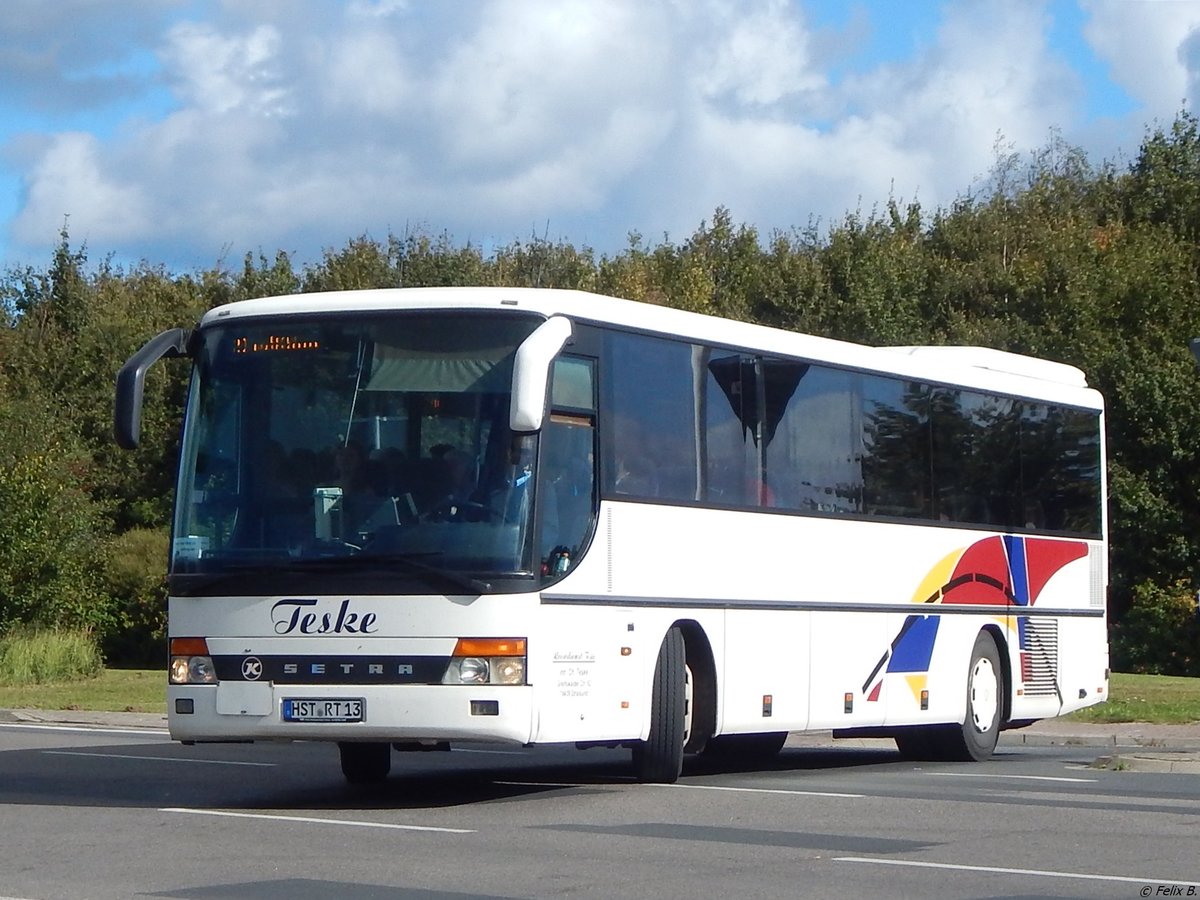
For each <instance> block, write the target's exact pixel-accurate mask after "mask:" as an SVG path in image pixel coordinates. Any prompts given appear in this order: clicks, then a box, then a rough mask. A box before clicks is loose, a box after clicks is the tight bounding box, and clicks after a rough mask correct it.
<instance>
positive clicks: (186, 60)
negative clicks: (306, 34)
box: [163, 22, 286, 114]
mask: <svg viewBox="0 0 1200 900" xmlns="http://www.w3.org/2000/svg"><path fill="white" fill-rule="evenodd" d="M279 52H280V37H279V33H278V32H277V31H276V30H275V29H274V28H273V27H271V26H270V25H259V26H258V27H256V28H253V29H251V30H249V31H247V32H245V33H242V34H234V35H229V36H227V35H222V34H220V33H218V32H217V31H216V29H214V28H213V27H212V26H209V25H204V24H197V23H193V22H185V23H183V24H181V25H177V26H175V27H174V28H172V29H171V31H170V32H169V33H168V35H167V46H166V49H165V50H164V52H163V57H164V60H165V63H166V66H167V69H168V72H170V73H171V75H172V76H173V77H174V79H175V80H176V91H177V93H178V95H179V99H180V100H181V101H182V102H183V103H184V104H186V105H189V106H192V107H195V108H196V109H198V110H200V111H203V112H214V113H227V112H230V111H232V110H239V109H240V110H243V111H246V112H249V113H268V114H276V113H280V112H282V111H283V108H284V101H285V97H286V91H285V90H284V88H283V87H282V85H281V79H280V77H279V73H278V72H277V71H276V70H275V65H276V59H277V57H278V55H279Z"/></svg>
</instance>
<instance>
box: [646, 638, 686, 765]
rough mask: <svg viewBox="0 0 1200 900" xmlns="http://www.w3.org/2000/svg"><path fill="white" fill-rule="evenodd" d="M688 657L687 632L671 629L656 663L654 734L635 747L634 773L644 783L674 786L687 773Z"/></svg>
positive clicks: (652, 711)
mask: <svg viewBox="0 0 1200 900" xmlns="http://www.w3.org/2000/svg"><path fill="white" fill-rule="evenodd" d="M686 657H687V651H686V648H685V646H684V642H683V632H682V631H680V630H679V629H678V628H671V629H670V630H669V631H668V632H667V636H666V637H665V638H663V642H662V646H661V647H660V648H659V650H658V660H657V662H656V663H655V664H654V683H653V686H652V688H651V692H650V734H649V735H648V736H647V737H646V740H644V741H639V742H638V744H637V745H636V746H635V747H634V748H633V770H634V773H635V774H636V775H637V779H638V781H641V782H643V783H647V784H673V783H674V782H675V781H676V780H677V779H678V778H679V773H680V772H682V771H683V745H684V743H685V742H686V740H687V721H686V720H687V705H688V704H687V668H686V665H687V658H686Z"/></svg>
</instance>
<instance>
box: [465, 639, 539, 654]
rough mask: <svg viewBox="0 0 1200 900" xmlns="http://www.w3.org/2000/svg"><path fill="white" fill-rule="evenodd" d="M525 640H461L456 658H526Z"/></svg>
mask: <svg viewBox="0 0 1200 900" xmlns="http://www.w3.org/2000/svg"><path fill="white" fill-rule="evenodd" d="M524 655H525V638H459V639H458V643H457V644H455V645H454V656H524Z"/></svg>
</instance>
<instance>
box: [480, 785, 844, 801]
mask: <svg viewBox="0 0 1200 900" xmlns="http://www.w3.org/2000/svg"><path fill="white" fill-rule="evenodd" d="M495 784H508V785H513V786H514V787H546V788H586V787H596V785H595V784H581V783H578V782H572V783H566V782H558V781H497V782H495ZM612 784H614V785H620V784H632V782H627V781H616V782H612ZM638 787H648V788H654V787H660V788H688V789H690V790H693V791H733V792H735V793H739V794H786V795H788V796H791V797H836V798H838V799H843V800H861V799H862V798H863V797H865V796H866V795H865V794H835V793H831V792H828V791H785V790H778V789H775V788H743V787H722V786H720V785H715V784H639V785H638Z"/></svg>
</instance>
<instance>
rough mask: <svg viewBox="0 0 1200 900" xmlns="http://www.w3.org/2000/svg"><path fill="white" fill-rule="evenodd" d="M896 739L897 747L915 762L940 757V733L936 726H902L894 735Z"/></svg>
mask: <svg viewBox="0 0 1200 900" xmlns="http://www.w3.org/2000/svg"><path fill="white" fill-rule="evenodd" d="M892 737H893V738H895V740H896V749H898V750H899V751H900V755H901V756H903V757H904V758H905V759H908V760H912V761H914V762H921V761H926V760H934V759H939V758H940V756H941V754H940V753H939V752H938V743H939V735H938V731H937V728H936V726H931V725H914V726H913V727H911V728H902V729H900V730H899V731H897V732H895V733H894V734H893V735H892Z"/></svg>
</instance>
